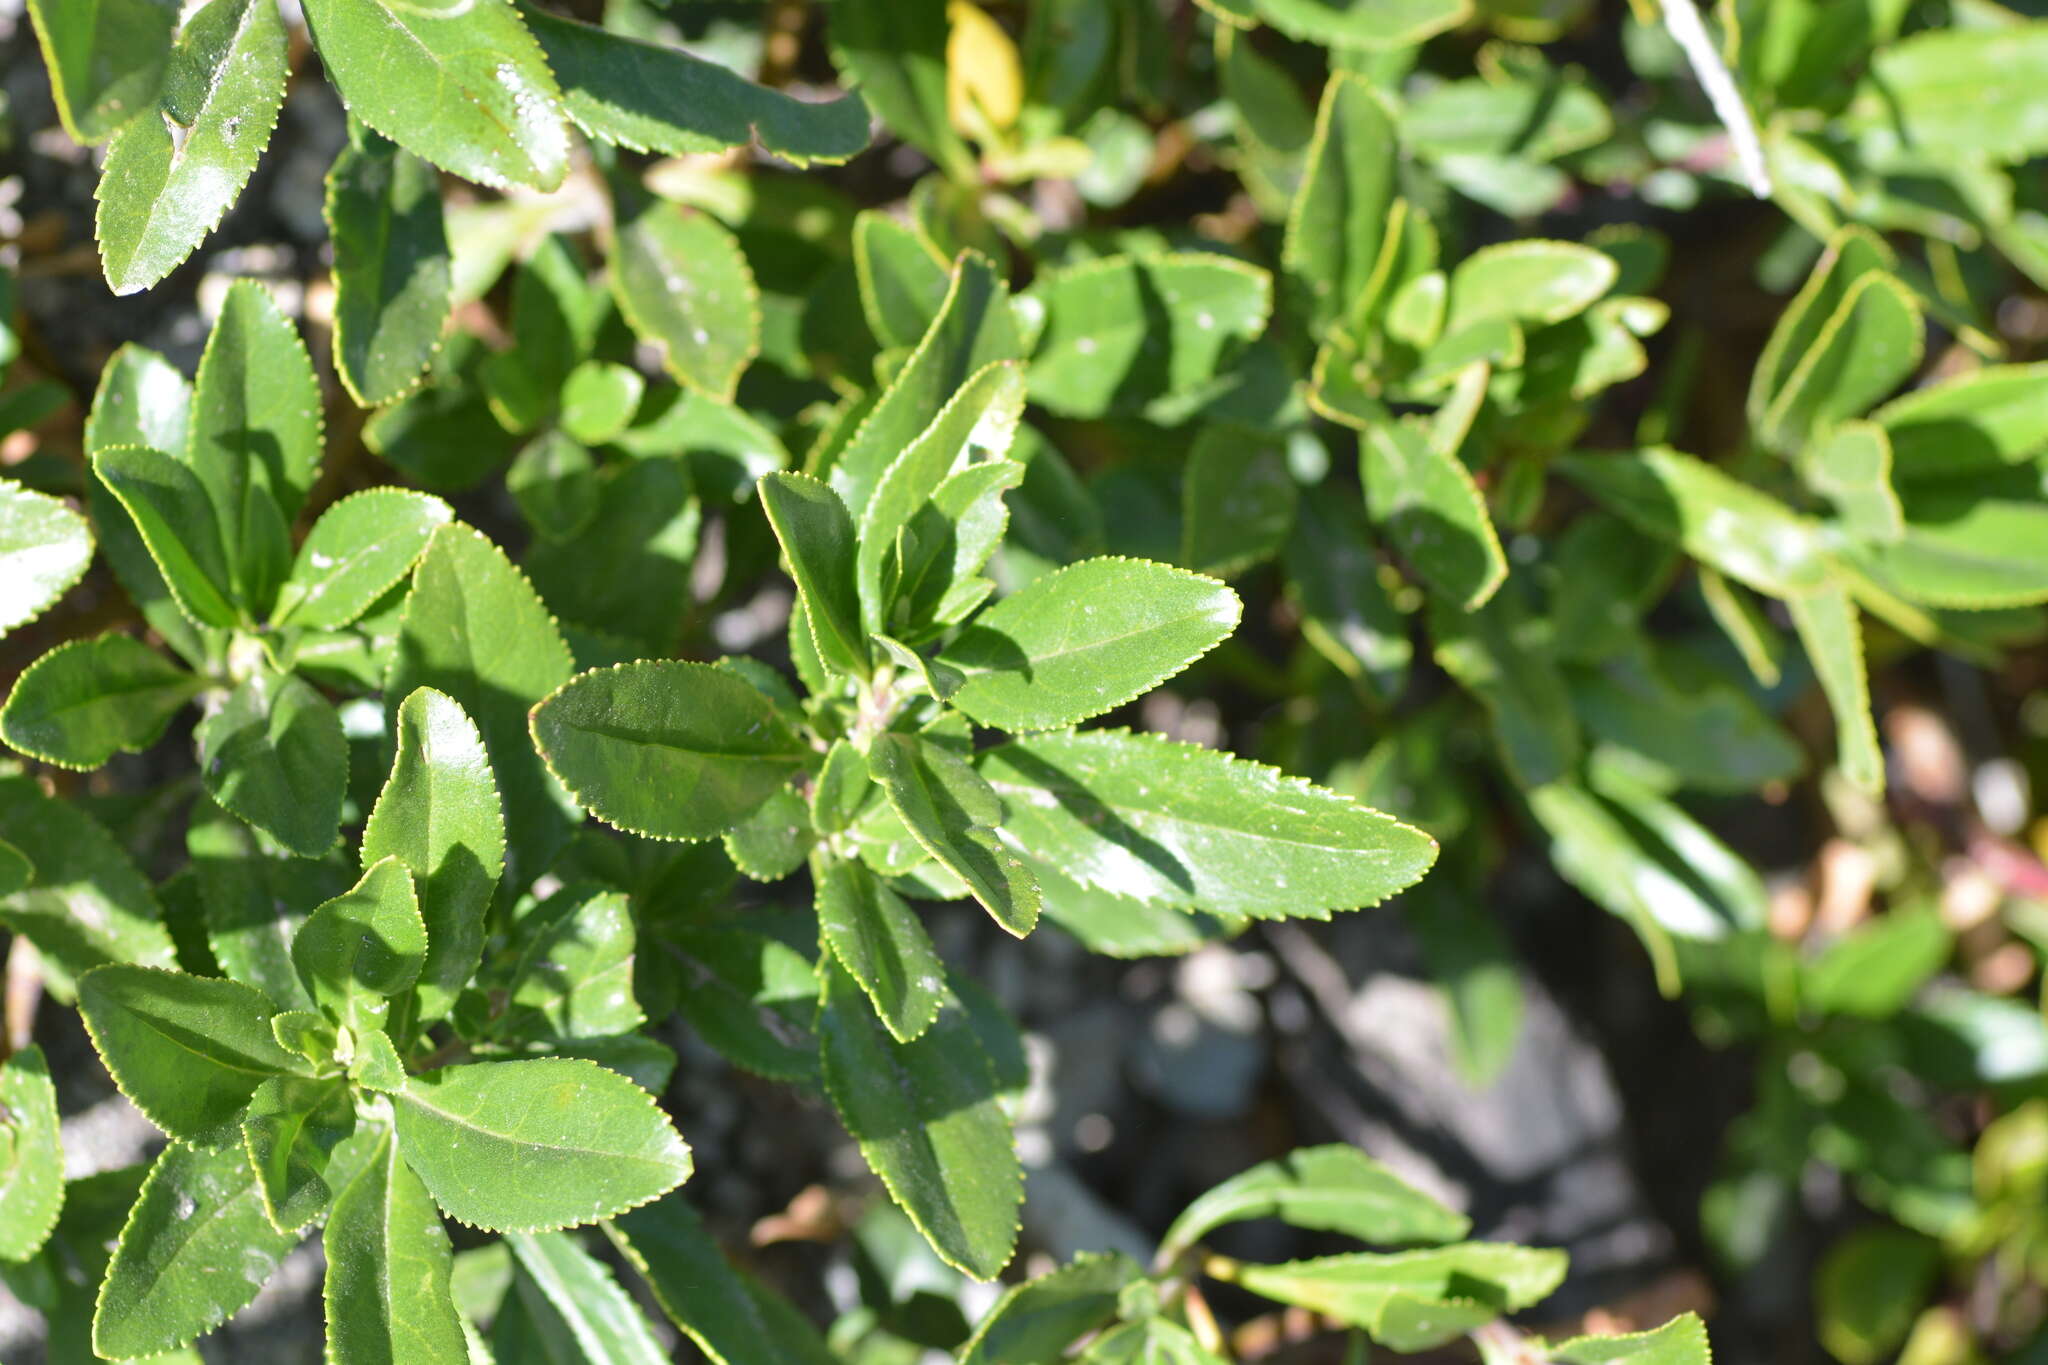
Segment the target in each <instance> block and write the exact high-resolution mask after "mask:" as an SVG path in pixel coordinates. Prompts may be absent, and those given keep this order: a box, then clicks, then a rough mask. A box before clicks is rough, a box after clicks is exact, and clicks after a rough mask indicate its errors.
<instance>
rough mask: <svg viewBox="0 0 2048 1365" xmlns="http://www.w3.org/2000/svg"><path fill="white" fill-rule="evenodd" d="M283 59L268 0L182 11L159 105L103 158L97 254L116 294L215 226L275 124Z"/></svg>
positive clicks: (135, 286)
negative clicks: (184, 16)
mask: <svg viewBox="0 0 2048 1365" xmlns="http://www.w3.org/2000/svg"><path fill="white" fill-rule="evenodd" d="M133 7H134V6H130V8H133ZM107 8H111V6H109V7H107ZM286 68H287V61H286V43H285V31H284V23H283V21H282V20H280V19H279V18H278V14H277V8H276V6H274V5H268V4H264V3H263V2H262V0H211V3H209V4H207V5H206V6H205V7H204V8H202V9H200V10H199V11H198V12H197V13H195V14H193V15H192V17H191V18H190V20H188V21H187V22H186V24H185V28H184V31H183V32H182V33H180V34H179V35H178V41H177V44H176V46H175V47H173V48H172V49H171V52H170V57H169V60H168V62H167V63H166V65H165V68H164V81H163V89H162V96H161V107H160V108H158V109H151V110H142V111H140V116H139V117H137V118H134V119H131V120H129V121H128V122H127V123H126V124H124V125H123V126H122V128H121V130H120V131H119V132H118V133H116V134H115V135H114V140H113V142H112V144H111V145H109V146H108V148H107V159H106V163H105V164H104V165H103V166H102V167H101V169H100V183H99V189H98V190H97V192H96V197H97V198H98V200H99V216H98V221H97V225H96V226H97V235H98V237H99V242H100V260H101V264H102V265H103V267H104V268H105V270H106V275H107V285H108V287H109V288H111V289H112V290H113V291H114V292H115V293H116V294H133V293H135V292H137V291H138V290H143V289H147V288H149V287H150V286H151V285H153V284H155V283H156V282H157V281H158V280H161V279H162V278H163V277H164V276H166V275H168V274H170V273H171V271H172V270H174V269H176V268H177V266H178V264H179V263H180V262H181V261H183V260H184V259H185V258H186V257H187V256H189V255H191V254H192V249H193V248H194V247H196V246H198V245H199V243H200V242H201V241H202V240H204V239H205V237H206V234H207V233H209V232H211V231H213V229H214V228H215V227H216V226H218V225H219V223H220V220H221V218H222V217H224V216H225V215H226V213H227V211H228V209H229V208H230V207H232V206H233V204H234V202H235V200H236V198H237V197H239V196H240V194H241V193H242V187H243V186H244V185H245V184H247V183H248V181H249V176H250V174H251V173H252V172H254V171H255V169H256V163H257V161H258V160H259V159H261V157H262V155H263V149H264V147H265V145H266V144H268V143H269V141H270V133H271V130H272V129H273V128H275V127H276V126H277V111H278V109H279V108H281V107H282V106H283V104H284V87H285V77H286V74H287V70H286Z"/></svg>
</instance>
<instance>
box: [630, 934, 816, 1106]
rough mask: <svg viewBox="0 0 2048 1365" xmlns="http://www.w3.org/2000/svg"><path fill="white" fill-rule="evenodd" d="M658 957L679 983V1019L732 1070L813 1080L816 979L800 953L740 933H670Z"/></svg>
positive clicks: (779, 943) (764, 938) (762, 937)
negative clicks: (738, 1068) (676, 976)
mask: <svg viewBox="0 0 2048 1365" xmlns="http://www.w3.org/2000/svg"><path fill="white" fill-rule="evenodd" d="M660 952H661V956H662V957H663V958H664V959H665V960H666V961H667V962H669V963H672V964H673V965H674V967H675V968H676V971H677V974H678V975H679V976H680V977H681V981H682V986H683V990H682V993H681V996H680V999H679V1000H678V1002H677V1008H678V1009H679V1010H680V1011H681V1012H682V1015H683V1018H684V1019H685V1020H687V1021H688V1022H689V1025H690V1027H691V1028H692V1029H694V1030H695V1031H696V1032H697V1034H698V1036H699V1037H701V1038H702V1039H703V1040H704V1041H705V1042H706V1043H708V1044H710V1045H711V1047H713V1048H714V1049H716V1050H717V1051H718V1052H719V1053H720V1054H721V1055H722V1056H724V1057H725V1058H727V1059H728V1060H729V1061H731V1062H732V1063H733V1065H735V1066H738V1067H742V1068H744V1069H746V1070H748V1071H751V1072H754V1073H755V1074H756V1075H760V1076H768V1077H771V1078H773V1079H775V1080H783V1081H800V1082H809V1081H812V1080H814V1079H815V1078H816V1075H817V1051H818V1048H817V1041H816V1039H814V1038H813V1037H812V1036H811V1019H812V1017H813V1016H814V1015H815V1014H816V1013H817V1005H818V975H817V971H816V969H814V968H813V967H812V965H811V963H810V961H809V960H808V959H807V958H805V957H804V955H803V954H802V953H799V952H798V951H796V949H794V948H792V947H790V946H789V945H788V944H786V943H784V942H782V941H781V940H780V939H775V938H770V937H768V936H767V935H765V934H758V933H751V932H748V931H747V930H743V929H688V930H682V931H670V932H668V933H667V934H665V935H664V937H663V940H662V942H661V944H660Z"/></svg>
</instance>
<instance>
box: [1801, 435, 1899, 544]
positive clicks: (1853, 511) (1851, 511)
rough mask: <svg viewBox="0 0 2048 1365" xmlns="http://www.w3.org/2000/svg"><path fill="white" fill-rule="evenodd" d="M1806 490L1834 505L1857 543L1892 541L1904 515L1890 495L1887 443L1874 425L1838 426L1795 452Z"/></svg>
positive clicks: (1896, 498)
mask: <svg viewBox="0 0 2048 1365" xmlns="http://www.w3.org/2000/svg"><path fill="white" fill-rule="evenodd" d="M1798 458H1799V473H1800V477H1801V478H1803V479H1804V480H1805V481H1806V486H1807V487H1808V488H1811V489H1812V490H1813V491H1814V492H1816V493H1818V494H1820V495H1821V496H1822V497H1824V498H1826V499H1827V500H1828V501H1829V502H1831V503H1833V504H1834V505H1835V512H1836V515H1838V516H1839V517H1840V518H1841V520H1842V526H1843V528H1844V529H1845V530H1847V531H1848V532H1849V534H1850V535H1852V536H1855V537H1857V538H1859V539H1862V540H1872V541H1894V540H1897V539H1898V538H1899V537H1900V536H1902V535H1904V534H1905V530H1906V514H1905V512H1904V511H1903V510H1902V509H1901V508H1900V506H1899V495H1898V494H1897V493H1896V492H1894V491H1892V443H1891V440H1890V438H1889V437H1888V436H1886V435H1885V429H1884V428H1883V427H1881V426H1879V425H1878V424H1877V423H1875V422H1843V423H1841V424H1840V425H1839V426H1836V427H1833V428H1830V429H1829V430H1827V431H1826V432H1824V433H1822V434H1821V435H1820V436H1819V437H1818V438H1817V439H1816V440H1813V441H1810V442H1808V443H1807V444H1806V445H1805V446H1803V447H1801V449H1800V452H1799V457H1798Z"/></svg>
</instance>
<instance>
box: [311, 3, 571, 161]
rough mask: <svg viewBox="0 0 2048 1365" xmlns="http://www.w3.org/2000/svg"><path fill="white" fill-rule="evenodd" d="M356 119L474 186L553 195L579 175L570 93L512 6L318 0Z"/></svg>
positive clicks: (333, 67)
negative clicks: (566, 107)
mask: <svg viewBox="0 0 2048 1365" xmlns="http://www.w3.org/2000/svg"><path fill="white" fill-rule="evenodd" d="M305 10H306V23H307V26H308V27H309V28H311V29H312V32H313V45H314V46H315V47H317V48H318V49H319V51H320V60H321V62H322V63H323V64H324V65H325V66H326V68H327V76H328V79H329V80H331V81H333V82H334V87H335V89H336V90H338V91H339V92H340V93H341V99H342V103H344V104H346V105H347V106H348V111H349V112H350V113H351V114H354V115H355V116H356V117H357V118H359V119H361V120H362V121H363V122H364V123H367V124H369V125H370V127H372V128H375V129H376V130H377V131H378V132H380V133H382V134H383V135H384V136H386V137H388V138H390V139H391V140H392V141H393V142H396V143H397V144H398V145H399V146H401V147H403V148H405V149H406V150H407V151H410V152H413V153H414V154H416V155H418V156H423V157H425V158H426V159H427V160H429V161H431V162H433V163H434V164H435V165H436V166H439V167H440V168H441V169H442V170H444V171H453V172H454V173H455V174H456V175H459V176H461V177H462V178H463V179H465V180H474V181H476V182H478V183H479V184H483V185H490V186H492V187H494V188H498V189H503V188H505V187H507V186H510V185H527V186H530V187H532V188H534V189H538V190H551V189H554V188H555V187H556V186H557V185H559V184H561V183H562V177H563V176H564V175H565V174H567V172H568V169H569V130H568V127H567V126H566V125H565V124H564V123H563V122H562V115H561V92H560V91H559V90H558V89H557V88H556V86H555V79H554V77H553V76H552V75H550V74H549V72H548V64H547V58H546V56H545V55H544V54H543V53H542V52H541V49H540V44H538V43H536V42H535V41H534V40H533V35H532V34H530V33H528V32H527V31H526V26H525V25H524V24H522V23H520V21H519V15H518V13H517V12H516V11H514V10H513V8H512V6H511V5H510V4H509V3H508V0H463V3H459V4H450V3H445V2H444V0H432V3H429V4H425V5H422V4H418V3H414V0H309V3H308V4H307V5H306V6H305Z"/></svg>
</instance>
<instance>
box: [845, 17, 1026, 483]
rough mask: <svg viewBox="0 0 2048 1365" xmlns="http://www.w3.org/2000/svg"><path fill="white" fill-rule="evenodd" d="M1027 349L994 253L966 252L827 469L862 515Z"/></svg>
mask: <svg viewBox="0 0 2048 1365" xmlns="http://www.w3.org/2000/svg"><path fill="white" fill-rule="evenodd" d="M861 3H863V4H865V3H866V0H861ZM849 8H851V7H849ZM1023 355H1024V340H1023V337H1022V336H1021V335H1020V334H1019V332H1018V328H1017V318H1016V313H1015V311H1014V309H1013V307H1012V305H1011V301H1010V290H1009V286H1008V285H1006V284H1004V283H1003V280H1002V277H1001V275H1000V274H998V273H997V271H996V268H995V267H994V266H993V265H991V264H990V263H989V261H988V259H987V258H986V257H983V256H979V255H976V254H975V253H973V252H966V253H963V254H962V255H961V256H960V258H959V259H958V260H956V261H955V262H954V263H953V277H952V284H951V287H950V288H949V289H948V290H947V291H946V297H945V301H944V302H943V303H942V304H941V305H940V306H939V310H938V314H937V316H936V317H935V318H934V319H933V320H932V325H931V326H930V327H929V328H928V329H926V331H925V334H924V336H923V338H922V339H921V340H920V341H919V342H918V344H917V349H916V350H914V351H912V352H911V353H910V357H909V359H907V360H905V361H904V362H903V366H902V368H901V369H899V370H898V371H897V372H896V377H895V378H894V379H892V380H891V381H890V382H889V386H888V388H886V389H884V390H883V392H882V395H881V397H880V398H879V399H878V400H877V401H876V402H875V405H874V407H873V408H872V409H871V410H870V411H869V412H868V414H867V416H866V417H864V418H863V419H862V420H861V423H860V425H859V426H858V427H856V428H855V429H854V431H853V434H852V435H851V436H850V437H848V438H847V442H846V445H845V447H844V448H843V449H841V450H840V451H839V453H838V456H837V457H836V458H835V459H834V460H833V461H832V463H831V466H830V468H829V469H828V470H826V477H827V478H828V479H829V480H830V482H831V484H832V488H833V491H834V492H836V493H838V494H839V496H840V497H841V498H842V499H843V500H844V501H845V503H846V506H847V510H848V511H849V512H851V513H852V514H853V516H854V518H855V520H856V521H858V520H860V519H861V518H863V517H865V516H866V514H867V506H868V502H869V500H870V499H871V498H872V497H873V496H874V491H875V488H876V486H877V485H878V484H880V483H881V481H882V476H883V474H885V473H886V472H887V471H888V469H889V466H890V465H892V464H894V463H895V462H896V461H897V460H898V459H899V458H900V457H901V456H902V454H903V452H904V451H905V450H906V449H907V448H908V447H909V446H910V444H911V443H912V442H913V441H915V440H916V439H917V438H918V437H919V436H920V435H921V434H923V433H924V432H925V431H926V430H927V429H928V428H929V427H930V426H931V425H932V423H934V422H936V421H937V420H938V418H939V415H940V413H942V412H943V411H944V410H945V407H946V405H947V404H948V403H950V402H952V401H953V398H954V395H955V394H957V393H959V392H960V390H961V389H962V388H964V387H966V385H967V381H968V380H969V379H970V378H971V377H972V376H974V375H975V374H977V373H979V372H980V371H982V370H985V369H987V368H988V366H990V365H992V364H994V363H995V362H996V361H999V360H1021V359H1022V358H1023Z"/></svg>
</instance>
